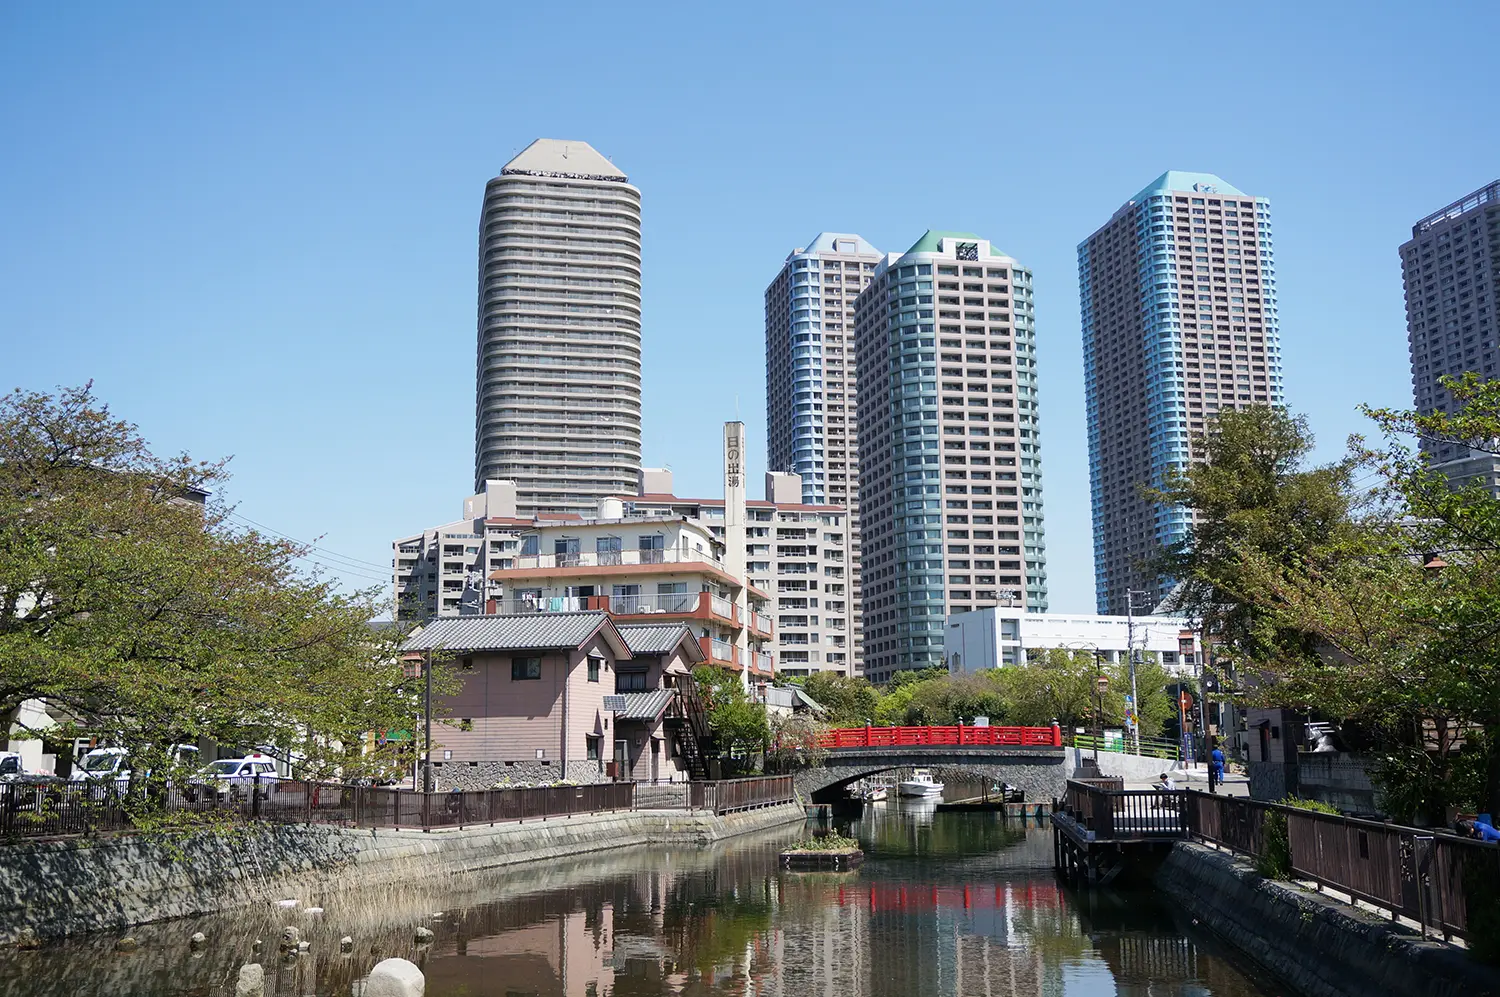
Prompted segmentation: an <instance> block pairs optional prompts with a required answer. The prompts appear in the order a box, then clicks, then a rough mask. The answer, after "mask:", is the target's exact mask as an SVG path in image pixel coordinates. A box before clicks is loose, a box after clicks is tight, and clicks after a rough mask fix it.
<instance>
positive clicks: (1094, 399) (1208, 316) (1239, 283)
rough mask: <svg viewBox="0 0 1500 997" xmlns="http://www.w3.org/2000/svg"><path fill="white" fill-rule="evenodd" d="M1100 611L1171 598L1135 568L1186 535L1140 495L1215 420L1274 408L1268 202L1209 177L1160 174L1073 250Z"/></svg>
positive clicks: (1276, 340) (1174, 513) (1181, 512)
mask: <svg viewBox="0 0 1500 997" xmlns="http://www.w3.org/2000/svg"><path fill="white" fill-rule="evenodd" d="M1078 282H1079V297H1080V303H1081V306H1082V309H1083V364H1084V391H1085V398H1086V404H1087V409H1088V434H1089V484H1090V492H1091V495H1090V497H1091V500H1092V505H1093V525H1094V588H1095V600H1096V602H1097V604H1098V611H1099V612H1100V613H1105V614H1123V613H1125V612H1126V608H1127V607H1126V602H1127V599H1128V595H1127V593H1128V592H1129V591H1130V590H1132V589H1145V590H1146V591H1148V592H1150V593H1152V594H1153V595H1154V596H1156V597H1157V598H1160V597H1163V596H1165V595H1166V594H1167V593H1168V592H1169V591H1170V588H1171V584H1172V582H1171V579H1159V578H1156V577H1154V576H1153V575H1151V574H1150V573H1149V572H1147V571H1145V570H1143V567H1142V564H1143V562H1144V561H1146V560H1147V559H1148V558H1150V557H1152V556H1153V555H1154V554H1155V553H1156V552H1157V551H1158V550H1159V549H1160V548H1161V547H1163V546H1165V545H1169V544H1172V543H1175V542H1177V541H1179V540H1181V539H1183V538H1184V537H1186V536H1187V534H1188V532H1189V529H1190V528H1191V525H1192V514H1191V513H1190V512H1189V511H1188V510H1187V509H1167V508H1162V507H1159V506H1156V505H1153V504H1152V503H1150V502H1149V501H1147V500H1146V499H1145V498H1143V497H1142V495H1141V487H1142V486H1143V485H1150V486H1160V485H1161V484H1162V483H1163V482H1164V480H1165V476H1166V475H1167V474H1168V472H1169V471H1171V470H1174V469H1185V468H1186V467H1187V466H1188V465H1189V464H1190V463H1191V462H1192V461H1193V460H1194V459H1196V458H1201V456H1202V455H1201V453H1200V452H1199V447H1198V446H1197V445H1196V444H1195V442H1194V438H1195V437H1197V436H1200V435H1201V434H1203V433H1204V432H1206V431H1207V429H1208V428H1209V427H1210V426H1211V425H1212V422H1213V419H1214V417H1215V415H1217V414H1218V413H1219V412H1222V411H1223V410H1225V409H1230V408H1245V407H1247V406H1250V405H1281V404H1282V392H1281V349H1280V336H1279V332H1278V328H1277V318H1276V276H1275V269H1274V257H1273V256H1272V254H1271V217H1270V202H1268V201H1267V200H1266V199H1265V198H1263V197H1253V196H1251V195H1249V194H1246V193H1244V192H1242V191H1239V190H1236V189H1235V188H1234V187H1231V186H1230V185H1229V184H1227V183H1225V182H1224V181H1223V180H1221V179H1219V178H1218V177H1216V176H1213V175H1212V174H1209V173H1181V172H1178V171H1176V170H1173V171H1170V172H1168V173H1163V174H1162V175H1161V176H1160V177H1158V178H1157V179H1156V180H1155V181H1153V182H1152V183H1151V184H1149V185H1147V187H1146V188H1145V189H1144V190H1142V191H1141V192H1140V193H1139V194H1137V195H1135V197H1133V198H1131V199H1130V200H1129V201H1127V202H1126V203H1125V204H1124V206H1122V207H1121V208H1120V209H1119V210H1118V211H1116V212H1115V213H1114V217H1113V218H1111V219H1110V220H1109V222H1108V223H1107V224H1106V225H1104V227H1102V228H1100V229H1099V230H1098V231H1097V232H1095V233H1094V234H1093V235H1091V236H1089V237H1088V239H1086V240H1085V241H1084V242H1083V243H1082V244H1080V245H1079V247H1078Z"/></svg>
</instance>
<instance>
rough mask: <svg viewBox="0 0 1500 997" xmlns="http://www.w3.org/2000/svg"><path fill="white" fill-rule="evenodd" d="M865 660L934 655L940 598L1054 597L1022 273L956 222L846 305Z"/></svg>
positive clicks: (943, 610) (927, 661)
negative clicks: (853, 372)
mask: <svg viewBox="0 0 1500 997" xmlns="http://www.w3.org/2000/svg"><path fill="white" fill-rule="evenodd" d="M855 350H856V356H857V359H858V362H859V370H860V379H859V409H858V411H859V462H860V516H861V518H860V527H861V530H862V532H863V541H862V547H861V567H862V581H863V596H864V638H865V647H864V652H865V674H866V675H868V676H869V677H870V678H871V679H873V680H875V681H884V680H886V679H888V678H890V676H891V674H892V673H893V672H895V671H898V670H901V669H908V668H926V667H932V666H941V665H942V664H943V624H944V620H945V618H946V617H947V614H949V613H961V612H967V611H969V610H971V609H978V608H980V607H983V606H995V605H1006V606H1011V605H1024V606H1026V608H1028V609H1030V610H1033V611H1035V612H1046V610H1047V571H1046V542H1045V537H1044V531H1043V521H1042V465H1041V438H1040V433H1039V431H1038V428H1037V378H1036V325H1035V314H1034V311H1033V307H1032V296H1031V272H1030V271H1029V270H1027V269H1026V268H1025V267H1022V266H1021V265H1020V264H1019V263H1017V262H1016V261H1015V260H1014V259H1012V258H1011V257H1009V256H1007V255H1006V254H1005V253H1003V252H1001V251H1000V250H999V249H996V248H994V247H992V246H991V245H990V243H989V240H987V239H982V238H980V237H979V236H977V235H971V234H968V233H964V232H928V233H926V234H925V235H923V236H922V238H920V239H918V240H917V242H916V244H915V245H913V246H912V247H911V249H909V250H907V251H906V252H905V253H892V254H890V255H889V256H887V257H886V258H885V259H883V260H882V261H881V262H880V263H878V264H877V265H876V268H875V272H874V275H873V279H872V280H871V282H870V285H869V286H868V287H866V288H865V289H864V291H863V292H861V294H860V296H859V300H858V302H857V303H856V308H855Z"/></svg>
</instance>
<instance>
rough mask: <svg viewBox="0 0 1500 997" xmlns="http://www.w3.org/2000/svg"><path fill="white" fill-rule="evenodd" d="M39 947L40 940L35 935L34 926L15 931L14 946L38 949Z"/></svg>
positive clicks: (40, 944)
mask: <svg viewBox="0 0 1500 997" xmlns="http://www.w3.org/2000/svg"><path fill="white" fill-rule="evenodd" d="M41 947H42V940H41V939H40V938H38V937H37V936H36V929H35V928H22V929H21V930H20V931H18V932H17V933H16V948H18V949H39V948H41Z"/></svg>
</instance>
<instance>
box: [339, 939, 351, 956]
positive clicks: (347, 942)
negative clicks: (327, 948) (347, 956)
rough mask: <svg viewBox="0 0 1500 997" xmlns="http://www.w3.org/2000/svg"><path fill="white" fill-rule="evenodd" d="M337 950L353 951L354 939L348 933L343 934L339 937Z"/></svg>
mask: <svg viewBox="0 0 1500 997" xmlns="http://www.w3.org/2000/svg"><path fill="white" fill-rule="evenodd" d="M339 951H340V952H353V951H354V939H352V938H350V937H349V936H348V935H345V936H344V937H343V938H340V939H339Z"/></svg>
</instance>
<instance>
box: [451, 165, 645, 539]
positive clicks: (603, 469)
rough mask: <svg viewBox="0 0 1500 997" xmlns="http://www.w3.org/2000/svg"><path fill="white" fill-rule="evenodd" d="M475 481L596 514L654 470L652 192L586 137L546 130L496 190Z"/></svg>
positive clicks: (485, 263)
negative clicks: (645, 363) (648, 366)
mask: <svg viewBox="0 0 1500 997" xmlns="http://www.w3.org/2000/svg"><path fill="white" fill-rule="evenodd" d="M476 368H477V374H476V388H477V391H476V407H475V420H474V481H475V489H476V490H481V491H482V490H483V488H484V482H485V481H486V480H488V479H497V478H498V479H509V480H512V481H514V482H515V483H516V505H517V512H518V514H519V515H521V516H523V517H529V516H533V515H536V514H539V513H556V512H572V513H578V514H581V515H584V516H591V515H596V514H597V509H598V504H599V499H601V498H603V497H605V496H607V495H631V494H634V493H635V490H636V485H637V478H638V475H639V472H640V465H641V192H640V191H639V190H637V189H636V188H635V187H632V186H631V185H630V184H629V183H628V182H627V180H626V177H625V175H624V174H623V173H621V172H620V171H619V170H618V169H617V168H616V167H615V165H614V164H613V163H611V162H610V161H609V160H608V159H605V158H604V157H603V156H602V155H600V154H599V153H598V152H597V151H595V150H594V149H593V147H592V146H590V145H588V144H587V143H586V142H570V141H563V140H559V139H545V138H544V139H537V140H536V141H535V142H533V143H531V145H529V146H527V147H526V148H525V149H524V150H523V151H522V152H521V154H520V155H518V156H516V158H515V159H512V160H511V161H510V162H509V163H507V164H506V165H505V168H504V169H503V170H501V171H500V175H499V176H498V177H496V178H495V179H493V180H491V181H490V182H489V183H488V184H487V185H486V187H485V192H484V209H483V212H482V213H481V216H480V225H479V343H478V354H477V364H476Z"/></svg>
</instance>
